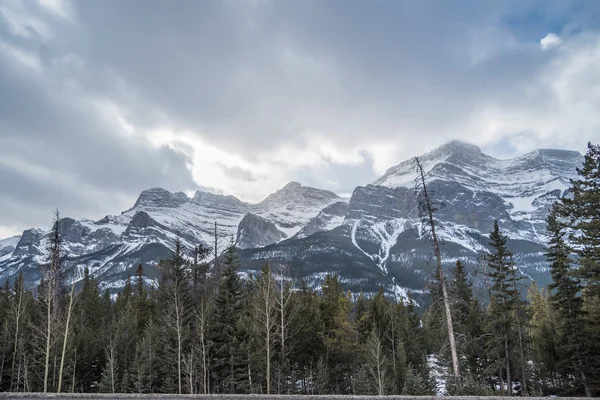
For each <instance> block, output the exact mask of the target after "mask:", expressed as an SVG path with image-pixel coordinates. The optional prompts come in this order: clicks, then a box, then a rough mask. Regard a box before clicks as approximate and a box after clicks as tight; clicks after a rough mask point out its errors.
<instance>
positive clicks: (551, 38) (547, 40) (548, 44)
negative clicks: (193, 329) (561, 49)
mask: <svg viewBox="0 0 600 400" xmlns="http://www.w3.org/2000/svg"><path fill="white" fill-rule="evenodd" d="M561 43H562V39H561V38H560V37H559V36H557V35H556V34H555V33H549V34H547V35H546V36H544V37H543V38H542V39H541V40H540V45H541V46H542V49H544V50H546V49H551V48H553V47H556V46H558V45H560V44H561Z"/></svg>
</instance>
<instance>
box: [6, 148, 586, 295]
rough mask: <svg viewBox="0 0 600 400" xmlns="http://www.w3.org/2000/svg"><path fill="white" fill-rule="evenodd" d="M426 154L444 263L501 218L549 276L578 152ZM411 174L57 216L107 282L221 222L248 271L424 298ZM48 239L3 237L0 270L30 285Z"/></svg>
mask: <svg viewBox="0 0 600 400" xmlns="http://www.w3.org/2000/svg"><path fill="white" fill-rule="evenodd" d="M420 159H421V162H422V164H423V166H424V168H425V171H426V174H427V179H428V182H429V189H430V191H431V193H432V194H433V196H434V199H435V201H436V202H437V203H438V204H439V205H440V207H439V210H438V211H437V212H436V214H435V218H436V222H437V227H438V228H437V229H438V236H439V237H440V239H441V240H442V242H443V243H442V256H443V261H444V263H445V265H447V266H450V265H451V264H453V263H454V262H455V261H456V260H457V259H460V260H462V261H463V262H464V263H466V264H467V265H468V266H469V267H471V268H472V269H473V270H476V269H477V265H478V263H479V262H480V257H481V254H482V253H485V252H486V251H488V244H487V236H488V234H489V232H490V231H491V230H492V228H493V224H494V221H495V220H498V221H499V224H500V227H501V229H502V230H503V231H504V232H505V233H506V234H507V235H508V236H509V238H510V241H509V244H510V246H511V249H512V251H513V252H514V254H515V261H516V262H517V265H518V266H519V268H520V270H521V271H522V272H523V273H524V274H525V275H527V276H529V277H530V278H531V279H535V280H537V281H538V282H539V283H540V284H542V285H543V284H545V283H547V282H548V280H549V274H548V271H547V266H546V263H545V261H544V253H543V249H544V244H545V237H544V233H545V222H544V220H545V217H546V214H547V210H548V207H549V205H550V204H552V202H553V201H554V200H555V199H557V198H559V197H561V196H563V195H565V194H566V192H567V189H568V186H569V179H570V178H573V177H575V175H576V171H575V168H576V167H578V166H579V165H581V162H582V160H583V157H582V155H581V154H579V153H577V152H572V151H564V150H535V151H533V152H530V153H528V154H525V155H523V156H520V157H517V158H514V159H511V160H498V159H495V158H493V157H491V156H488V155H486V154H484V153H483V152H482V151H481V150H480V149H479V148H477V147H476V146H473V145H471V144H468V143H464V142H460V141H452V142H449V143H447V144H445V145H443V146H440V147H438V148H437V149H435V150H433V151H431V152H429V153H426V154H424V155H422V156H420ZM415 178H416V173H415V170H414V160H406V161H403V162H401V163H400V164H398V165H396V166H394V167H392V168H390V169H388V171H386V173H385V174H384V175H383V176H381V177H380V178H379V179H377V180H376V181H374V182H373V184H369V185H365V186H358V187H357V188H356V189H355V190H354V191H353V193H352V196H351V197H350V198H349V199H342V198H340V197H339V196H337V195H336V194H334V193H332V192H329V191H326V190H321V189H315V188H310V187H305V186H302V185H300V184H299V183H296V182H291V183H289V184H288V185H286V186H285V187H283V188H282V189H280V190H278V191H277V192H275V193H273V194H271V195H269V196H268V197H267V198H265V200H263V201H262V202H260V203H257V204H250V203H246V202H243V201H241V200H239V199H237V198H236V197H234V196H225V195H221V194H214V193H210V192H206V191H198V192H196V193H195V195H194V196H193V197H191V198H190V197H188V196H187V195H186V194H184V193H170V192H168V191H166V190H164V189H149V190H146V191H143V192H142V193H141V194H140V196H139V198H138V200H137V201H136V202H135V204H134V206H133V207H132V208H131V209H129V210H127V211H125V212H123V213H122V214H120V215H117V216H106V217H104V218H102V219H100V220H98V221H92V220H87V219H83V220H80V221H76V220H73V219H71V218H63V219H62V220H61V231H62V232H63V236H64V238H65V244H66V250H67V254H68V256H69V257H68V260H67V265H68V268H69V269H70V271H68V274H67V276H69V275H77V274H80V273H81V271H80V270H81V269H82V268H84V267H87V268H89V269H90V271H91V273H92V274H93V275H95V276H96V277H98V279H99V280H100V281H101V282H102V285H103V286H104V287H106V288H109V289H111V290H116V289H118V288H119V287H122V285H123V284H124V282H125V279H126V277H127V275H129V274H133V271H134V269H135V267H136V266H137V264H138V263H143V264H144V265H145V267H146V269H145V270H146V274H147V280H148V282H153V281H155V279H156V278H157V272H156V270H155V268H153V266H154V265H155V264H156V262H157V260H158V259H160V258H163V257H166V256H168V255H169V251H170V250H169V249H170V248H171V247H172V244H173V242H174V240H175V238H176V237H181V239H182V241H183V244H184V246H185V247H188V248H189V247H192V246H196V245H198V244H208V245H209V246H211V247H212V243H213V240H214V233H215V232H214V230H215V222H216V224H217V234H218V237H219V242H220V244H221V247H220V250H222V248H224V246H225V245H226V244H227V243H228V242H229V241H230V240H232V239H233V240H235V243H236V246H237V247H238V249H239V254H240V256H241V261H242V270H243V271H245V272H246V273H253V272H254V271H257V270H259V269H260V268H261V267H262V265H263V264H264V263H265V262H280V263H284V264H288V265H289V266H290V269H289V273H290V275H292V276H295V277H298V278H304V279H306V281H307V282H308V283H309V284H310V285H312V286H313V287H315V288H318V287H320V285H321V283H322V280H323V278H324V276H325V275H326V274H327V273H338V274H339V275H340V280H341V282H342V283H343V284H344V286H345V287H346V288H347V289H349V290H352V291H354V292H358V291H363V292H375V291H377V289H378V287H379V286H383V287H384V288H385V289H386V290H387V291H388V292H389V293H393V294H396V295H399V296H405V295H407V294H409V293H412V294H413V295H416V296H417V297H418V296H419V295H420V293H422V292H423V291H424V290H425V289H426V285H427V281H428V280H429V278H430V276H431V272H432V270H433V266H434V263H433V254H432V246H431V244H430V243H429V241H428V240H427V238H426V236H425V235H424V234H423V231H422V223H421V222H422V221H421V219H420V217H419V215H418V207H417V201H416V196H415V193H414V189H413V185H414V180H415ZM46 240H47V232H44V231H41V230H37V229H30V230H26V231H24V232H23V234H22V235H21V236H20V238H10V239H6V240H4V241H0V280H4V279H7V278H9V279H10V278H13V277H14V276H15V275H16V274H17V273H19V272H23V273H24V274H25V276H26V279H27V281H28V282H29V283H30V284H32V285H33V284H35V282H37V281H38V280H39V278H40V274H39V267H38V266H39V265H40V264H41V263H43V261H44V253H45V252H44V249H45V243H46ZM74 272H77V273H74Z"/></svg>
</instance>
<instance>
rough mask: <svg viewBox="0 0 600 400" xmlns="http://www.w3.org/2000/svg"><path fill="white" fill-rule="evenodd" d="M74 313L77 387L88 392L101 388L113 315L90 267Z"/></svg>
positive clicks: (86, 270) (85, 273)
mask: <svg viewBox="0 0 600 400" xmlns="http://www.w3.org/2000/svg"><path fill="white" fill-rule="evenodd" d="M109 301H110V300H109ZM110 306H111V305H110V302H109V304H108V307H110ZM74 316H75V321H74V326H73V338H74V341H75V352H76V354H77V359H76V363H75V381H76V384H75V387H76V390H77V391H82V392H85V393H89V392H94V391H98V385H99V383H100V379H101V377H102V370H103V368H104V364H105V362H106V360H105V352H104V348H105V345H106V340H107V337H108V334H109V332H108V329H109V326H110V324H109V321H110V319H111V318H112V317H111V315H110V308H107V307H106V304H104V303H103V300H102V297H101V295H100V290H99V289H98V282H97V281H96V280H95V279H94V278H92V277H91V276H90V274H89V270H88V269H87V268H86V269H85V272H84V277H83V282H82V286H81V291H80V292H79V294H78V295H77V301H76V302H75V309H74Z"/></svg>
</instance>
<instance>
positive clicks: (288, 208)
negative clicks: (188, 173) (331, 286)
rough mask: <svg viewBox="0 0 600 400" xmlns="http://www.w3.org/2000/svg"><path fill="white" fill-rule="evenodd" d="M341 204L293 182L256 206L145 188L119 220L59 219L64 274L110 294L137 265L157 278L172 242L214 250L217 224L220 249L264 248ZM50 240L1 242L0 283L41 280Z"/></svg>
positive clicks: (42, 236)
mask: <svg viewBox="0 0 600 400" xmlns="http://www.w3.org/2000/svg"><path fill="white" fill-rule="evenodd" d="M339 200H340V198H339V197H338V196H337V195H336V194H335V193H332V192H330V191H327V190H321V189H315V188H310V187H306V186H302V185H300V184H299V183H295V182H292V183H290V184H288V185H286V186H285V187H283V188H282V189H280V190H278V191H277V192H275V193H273V194H272V195H270V196H268V197H267V198H266V199H265V200H263V201H262V202H260V203H257V204H250V203H246V202H243V201H241V200H239V199H237V198H236V197H234V196H225V195H221V194H215V193H210V192H205V191H198V192H196V193H195V194H194V196H193V197H192V198H189V197H188V196H187V195H186V194H184V193H171V192H169V191H167V190H164V189H160V188H155V189H149V190H145V191H143V192H142V193H141V194H140V196H139V198H138V199H137V201H136V202H135V204H134V206H133V207H132V208H131V209H129V210H127V211H124V212H123V213H122V214H121V215H116V216H114V215H108V216H106V217H104V218H101V219H100V220H97V221H92V220H89V219H83V220H80V221H76V220H74V219H72V218H63V219H61V221H60V230H61V233H62V236H63V239H64V243H65V252H66V254H67V258H66V261H65V265H67V266H68V267H67V269H68V271H66V275H67V276H69V277H70V275H73V274H78V273H79V271H80V269H81V268H83V267H87V268H89V270H90V273H91V274H92V275H93V276H95V277H97V278H98V279H99V280H100V282H101V285H102V286H103V287H106V288H109V289H115V290H116V289H118V288H119V287H121V286H122V285H123V284H124V282H125V278H126V277H127V275H128V274H131V275H133V273H134V271H135V268H136V267H137V265H138V264H139V263H143V264H144V265H145V270H146V273H147V275H148V276H149V278H150V279H153V278H156V277H157V276H158V275H157V273H156V271H155V270H154V268H153V266H154V265H156V263H157V261H158V260H159V259H160V258H164V257H167V256H169V254H170V249H171V248H172V246H173V243H174V240H175V238H177V237H179V238H181V240H182V243H183V245H184V246H185V247H188V248H189V247H192V246H197V245H199V244H208V243H210V246H211V248H212V245H213V243H214V235H215V222H216V223H217V232H216V233H217V237H218V241H219V244H220V250H223V249H224V248H225V246H226V245H227V244H228V243H229V241H230V238H231V237H237V245H238V246H240V247H242V248H250V247H258V246H267V245H269V244H273V243H276V242H279V241H281V240H283V239H285V238H289V237H291V236H294V235H295V234H297V233H298V232H299V231H300V230H301V229H302V227H303V226H304V225H305V224H306V223H307V222H309V221H310V220H311V219H312V218H313V217H316V216H317V214H319V212H320V211H321V210H323V209H324V208H326V207H327V206H329V205H330V204H332V203H335V202H337V201H339ZM48 235H49V232H44V231H41V230H35V229H30V230H26V231H24V232H23V234H22V235H21V237H20V238H18V239H13V238H11V239H6V240H3V241H2V242H0V281H3V280H5V279H12V278H14V277H15V275H16V274H18V272H19V271H23V272H26V279H27V282H28V283H29V284H31V285H34V284H36V283H37V282H38V281H39V279H40V278H41V275H40V268H39V267H40V265H42V264H43V262H44V255H45V249H46V243H47V240H48ZM75 271H78V272H77V273H76V272H75ZM76 279H77V278H76Z"/></svg>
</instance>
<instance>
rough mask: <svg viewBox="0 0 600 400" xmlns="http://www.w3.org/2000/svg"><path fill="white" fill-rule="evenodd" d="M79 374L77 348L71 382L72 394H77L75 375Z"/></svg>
mask: <svg viewBox="0 0 600 400" xmlns="http://www.w3.org/2000/svg"><path fill="white" fill-rule="evenodd" d="M76 372H77V347H75V356H74V357H73V380H72V381H71V393H75V373H76Z"/></svg>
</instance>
